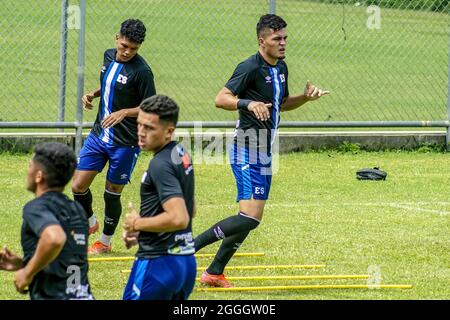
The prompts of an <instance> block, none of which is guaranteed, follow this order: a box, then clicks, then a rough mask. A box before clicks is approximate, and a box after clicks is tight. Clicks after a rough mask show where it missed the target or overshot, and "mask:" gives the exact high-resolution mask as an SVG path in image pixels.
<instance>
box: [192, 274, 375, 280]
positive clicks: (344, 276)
mask: <svg viewBox="0 0 450 320" xmlns="http://www.w3.org/2000/svg"><path fill="white" fill-rule="evenodd" d="M227 279H228V280H230V281H231V280H233V281H239V280H255V281H258V280H261V281H263V280H319V279H369V275H367V274H349V275H347V274H339V275H310V276H254V277H253V276H250V277H228V276H227ZM196 280H197V281H200V278H197V279H196Z"/></svg>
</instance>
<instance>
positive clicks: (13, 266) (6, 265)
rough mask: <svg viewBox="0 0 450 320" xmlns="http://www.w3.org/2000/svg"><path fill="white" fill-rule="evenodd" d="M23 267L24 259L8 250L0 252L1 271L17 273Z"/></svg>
mask: <svg viewBox="0 0 450 320" xmlns="http://www.w3.org/2000/svg"><path fill="white" fill-rule="evenodd" d="M21 267H22V258H20V257H19V256H18V255H16V254H14V253H12V252H11V251H9V250H8V248H6V247H5V248H4V249H3V250H2V251H0V270H5V271H16V270H19V269H20V268H21Z"/></svg>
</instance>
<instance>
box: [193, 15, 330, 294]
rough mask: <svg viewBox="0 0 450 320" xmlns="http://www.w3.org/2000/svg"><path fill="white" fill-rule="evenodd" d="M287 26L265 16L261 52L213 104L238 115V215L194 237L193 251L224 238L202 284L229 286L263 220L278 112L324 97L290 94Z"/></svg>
mask: <svg viewBox="0 0 450 320" xmlns="http://www.w3.org/2000/svg"><path fill="white" fill-rule="evenodd" d="M286 26H287V24H286V22H285V21H284V20H283V19H282V18H281V17H279V16H276V15H274V14H267V15H264V16H262V17H261V18H260V19H259V22H258V24H257V26H256V33H257V37H258V44H259V50H258V52H257V53H256V54H255V55H253V56H251V57H249V58H248V59H247V60H245V61H243V62H241V63H240V64H239V65H238V66H237V67H236V70H235V71H234V73H233V75H232V76H231V78H230V79H229V80H228V82H227V83H226V84H225V87H224V88H223V89H222V90H221V91H220V92H219V94H218V95H217V97H216V101H215V103H216V106H217V107H218V108H222V109H225V110H230V111H235V110H238V111H239V121H238V123H237V125H236V135H235V139H234V143H233V144H232V146H231V149H230V163H231V168H232V170H233V174H234V177H235V180H236V186H237V191H238V195H237V199H236V200H237V201H238V202H239V213H238V214H237V215H235V216H232V217H229V218H227V219H224V220H222V221H220V222H218V223H217V224H215V225H214V226H212V227H211V228H210V229H208V230H206V231H205V232H203V233H202V234H200V235H199V236H198V237H197V238H195V249H196V250H197V251H198V250H200V249H202V248H203V247H205V246H207V245H209V244H211V243H213V242H215V241H218V240H223V241H222V244H221V246H220V248H219V251H218V252H217V254H216V256H215V258H214V260H213V262H212V263H211V265H210V266H209V267H208V269H207V270H206V271H205V272H204V273H203V275H202V277H201V280H200V281H201V282H202V283H204V284H207V285H210V286H218V287H230V286H231V284H230V283H229V282H228V280H227V279H226V278H225V276H224V274H223V270H224V268H225V266H226V265H227V263H228V261H229V260H230V259H231V257H232V256H233V255H234V253H235V252H236V250H237V249H238V248H239V246H240V245H241V244H242V242H243V241H244V240H245V238H246V237H247V236H248V234H249V232H250V231H251V230H253V229H254V228H256V227H257V226H258V225H259V223H260V221H261V219H262V216H263V211H264V206H265V203H266V200H267V199H268V196H269V191H270V186H271V182H272V171H271V169H272V145H273V143H274V140H275V136H276V133H277V129H278V125H279V122H280V112H281V111H290V110H294V109H296V108H298V107H300V106H301V105H303V104H304V103H306V102H308V101H312V100H316V99H318V98H319V97H321V96H323V95H325V94H328V91H323V90H321V89H319V88H317V87H315V86H314V85H312V84H310V83H309V82H307V84H306V88H305V90H304V92H303V93H302V94H300V95H296V96H291V95H289V88H288V68H287V65H286V62H285V61H284V58H285V54H286V40H287V30H286Z"/></svg>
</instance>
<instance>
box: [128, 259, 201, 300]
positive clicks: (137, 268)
mask: <svg viewBox="0 0 450 320" xmlns="http://www.w3.org/2000/svg"><path fill="white" fill-rule="evenodd" d="M196 274H197V264H196V262H195V257H194V255H188V256H176V255H166V256H161V257H158V258H154V259H142V258H136V260H135V261H134V264H133V268H132V269H131V274H130V277H129V279H128V283H127V285H126V287H125V291H124V293H123V299H124V300H187V298H188V297H189V295H190V294H191V292H192V290H193V289H194V284H195V276H196Z"/></svg>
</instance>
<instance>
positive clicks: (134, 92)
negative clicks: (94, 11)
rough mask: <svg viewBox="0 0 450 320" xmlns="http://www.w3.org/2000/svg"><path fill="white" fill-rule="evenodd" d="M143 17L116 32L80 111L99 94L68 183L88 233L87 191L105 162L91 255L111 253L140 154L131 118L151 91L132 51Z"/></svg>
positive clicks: (147, 72)
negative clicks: (100, 231) (91, 124)
mask: <svg viewBox="0 0 450 320" xmlns="http://www.w3.org/2000/svg"><path fill="white" fill-rule="evenodd" d="M145 32H146V28H145V26H144V24H143V23H142V21H140V20H135V19H128V20H126V21H124V22H123V23H122V25H121V27H120V32H119V33H118V34H116V48H114V49H109V50H106V51H105V54H104V61H103V67H102V69H101V72H100V88H98V89H97V90H95V91H93V92H90V93H88V94H86V95H84V96H83V106H84V109H85V110H91V109H92V108H93V105H92V101H93V99H94V98H97V97H99V98H100V102H99V109H98V113H97V119H96V120H95V123H94V127H93V128H92V131H91V133H90V134H89V136H88V137H87V139H86V141H85V142H84V145H83V148H82V149H81V151H80V155H79V159H78V165H77V169H76V171H75V175H74V178H73V183H72V192H73V195H74V199H75V200H76V201H78V202H79V203H80V204H81V205H82V206H83V208H84V209H85V210H86V212H87V214H88V218H89V233H90V234H92V233H95V232H96V231H97V230H98V228H99V224H98V222H97V220H96V218H95V215H94V213H93V210H92V194H91V191H90V189H89V187H90V185H91V183H92V182H93V180H94V178H95V177H96V175H97V174H98V173H99V172H101V171H102V170H103V168H104V167H105V165H106V162H109V168H108V173H107V176H106V184H105V192H104V195H103V196H104V201H105V219H104V226H103V234H102V235H101V237H100V239H99V240H98V241H96V242H95V243H94V244H93V245H92V246H91V247H90V248H89V253H90V254H98V253H104V252H110V251H111V249H112V247H111V238H112V236H113V234H114V231H115V229H116V227H117V225H118V223H119V219H120V215H121V213H122V204H121V201H120V195H121V192H122V190H123V188H124V186H125V184H127V183H128V182H129V181H130V177H131V173H132V172H133V169H134V165H135V163H136V160H137V158H138V156H139V150H140V149H139V147H138V145H137V144H138V139H137V122H136V117H137V115H138V113H139V105H140V103H141V102H142V100H144V99H145V98H148V97H150V96H153V95H155V94H156V91H155V84H154V80H153V73H152V70H151V69H150V66H149V65H148V64H147V63H146V61H145V60H144V58H142V57H141V56H140V55H139V54H138V53H137V52H138V50H139V48H140V46H141V44H142V42H143V41H144V39H145Z"/></svg>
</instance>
